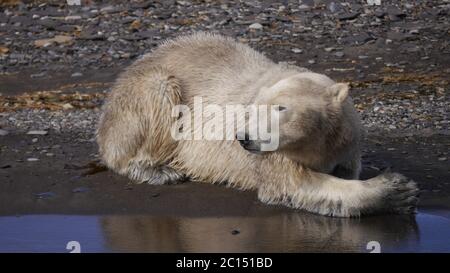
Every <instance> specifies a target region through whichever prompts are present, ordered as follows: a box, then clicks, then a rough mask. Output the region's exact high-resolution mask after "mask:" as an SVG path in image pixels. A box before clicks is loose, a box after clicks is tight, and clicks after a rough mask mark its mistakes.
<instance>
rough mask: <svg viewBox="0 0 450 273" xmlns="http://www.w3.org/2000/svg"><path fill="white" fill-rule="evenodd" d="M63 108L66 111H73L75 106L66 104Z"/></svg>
mask: <svg viewBox="0 0 450 273" xmlns="http://www.w3.org/2000/svg"><path fill="white" fill-rule="evenodd" d="M62 108H63V109H64V110H70V109H73V108H74V107H73V105H72V104H70V103H65V104H63V106H62Z"/></svg>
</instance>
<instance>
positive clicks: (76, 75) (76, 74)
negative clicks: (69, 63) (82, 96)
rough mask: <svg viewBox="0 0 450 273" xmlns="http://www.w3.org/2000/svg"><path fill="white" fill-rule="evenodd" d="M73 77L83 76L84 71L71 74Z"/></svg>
mask: <svg viewBox="0 0 450 273" xmlns="http://www.w3.org/2000/svg"><path fill="white" fill-rule="evenodd" d="M70 76H71V77H72V78H76V77H81V76H83V73H81V72H75V73H72V75H70Z"/></svg>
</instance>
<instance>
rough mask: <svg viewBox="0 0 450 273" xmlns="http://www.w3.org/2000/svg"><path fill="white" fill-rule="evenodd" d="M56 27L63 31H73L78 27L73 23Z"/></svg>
mask: <svg viewBox="0 0 450 273" xmlns="http://www.w3.org/2000/svg"><path fill="white" fill-rule="evenodd" d="M54 29H55V30H57V31H61V32H72V31H75V30H76V29H77V27H76V26H73V25H59V26H55V28H54Z"/></svg>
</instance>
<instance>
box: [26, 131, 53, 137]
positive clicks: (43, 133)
mask: <svg viewBox="0 0 450 273" xmlns="http://www.w3.org/2000/svg"><path fill="white" fill-rule="evenodd" d="M47 134H48V131H44V130H35V131H28V132H27V135H41V136H45V135H47Z"/></svg>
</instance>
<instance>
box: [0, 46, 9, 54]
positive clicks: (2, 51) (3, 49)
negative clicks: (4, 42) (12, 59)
mask: <svg viewBox="0 0 450 273" xmlns="http://www.w3.org/2000/svg"><path fill="white" fill-rule="evenodd" d="M8 52H9V48H7V47H5V46H0V55H5V54H6V53H8Z"/></svg>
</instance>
